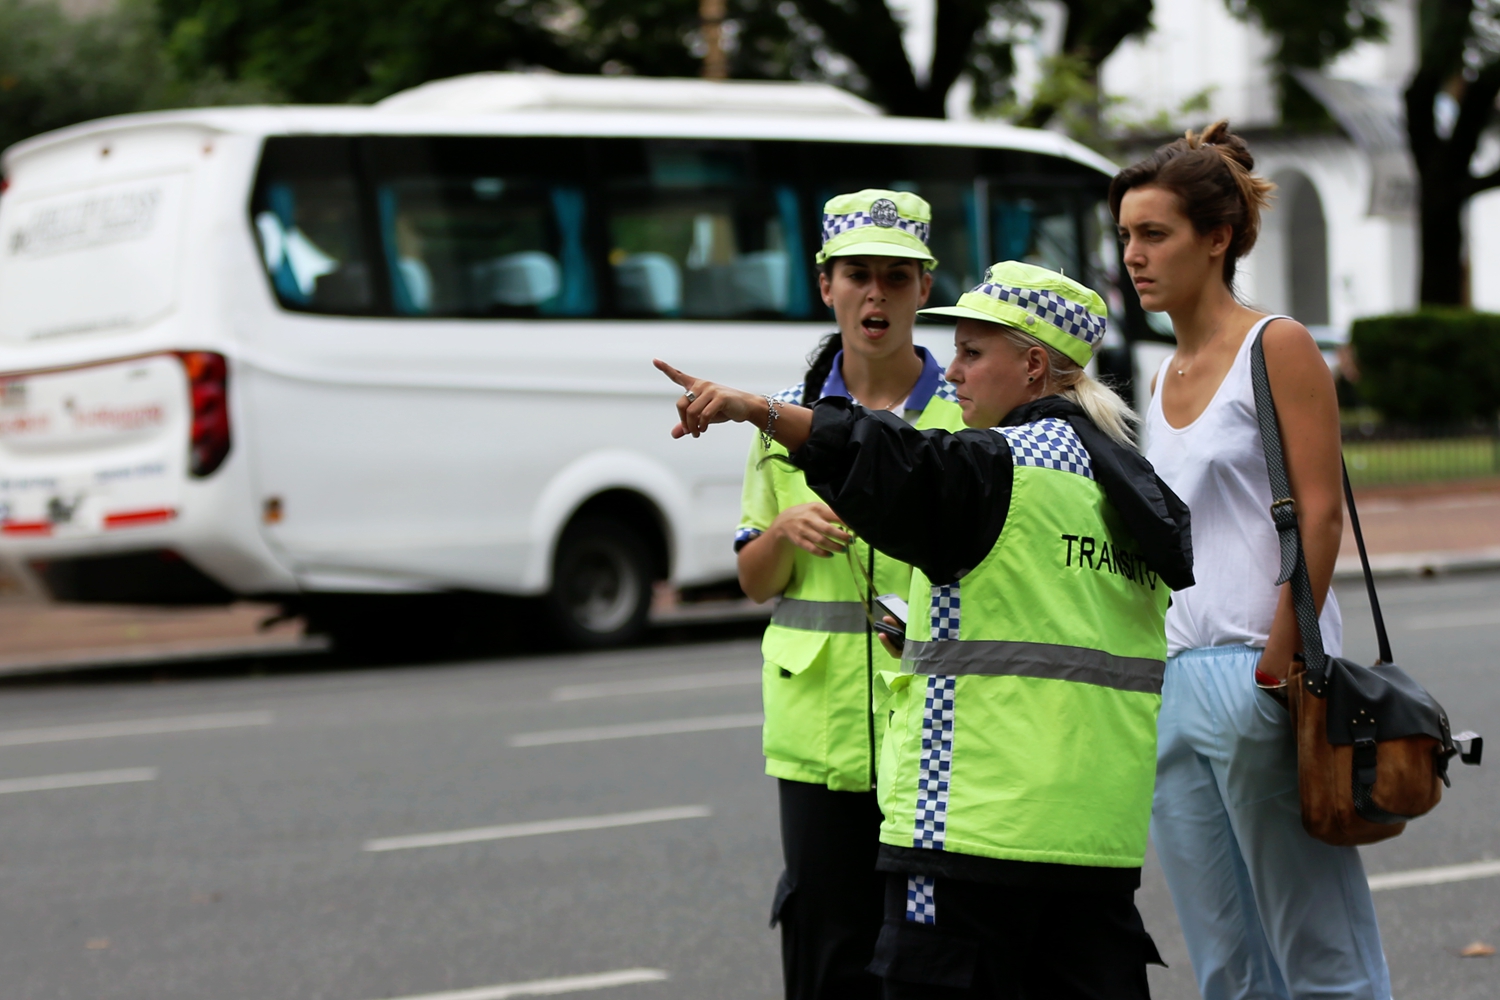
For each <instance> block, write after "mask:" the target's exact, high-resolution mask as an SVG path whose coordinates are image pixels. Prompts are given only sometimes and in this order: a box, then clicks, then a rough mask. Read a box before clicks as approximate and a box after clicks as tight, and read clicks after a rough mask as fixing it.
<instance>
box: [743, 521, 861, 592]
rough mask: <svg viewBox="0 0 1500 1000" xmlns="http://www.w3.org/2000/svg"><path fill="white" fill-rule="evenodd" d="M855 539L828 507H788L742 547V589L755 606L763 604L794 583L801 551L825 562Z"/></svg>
mask: <svg viewBox="0 0 1500 1000" xmlns="http://www.w3.org/2000/svg"><path fill="white" fill-rule="evenodd" d="M853 540H854V539H853V536H851V535H850V534H848V533H847V532H845V531H844V529H843V528H841V527H840V526H839V520H838V515H837V514H835V513H834V512H833V511H832V510H830V509H829V508H828V505H827V504H821V503H804V504H798V505H797V506H795V507H788V508H787V509H786V510H784V511H782V512H781V513H779V514H777V515H776V519H775V520H774V521H772V522H771V526H770V527H769V528H767V529H766V530H765V531H764V532H762V533H761V534H759V535H757V536H756V537H755V538H752V539H751V540H750V541H748V542H746V543H745V544H744V546H743V547H741V548H740V554H739V557H738V559H739V562H738V567H739V574H740V589H741V590H743V591H744V592H745V595H746V596H747V597H749V598H750V599H751V600H752V601H754V602H755V603H756V604H764V603H765V602H766V601H769V600H770V599H771V598H773V597H775V596H776V595H777V594H780V593H781V592H782V591H784V590H786V588H787V584H789V583H791V580H792V566H793V564H794V563H795V561H796V552H797V550H798V549H804V550H806V551H808V552H811V553H812V554H813V555H815V556H821V557H823V558H825V559H826V558H828V557H830V556H833V555H834V554H835V553H839V552H842V551H844V549H846V548H848V546H849V543H850V542H851V541H853Z"/></svg>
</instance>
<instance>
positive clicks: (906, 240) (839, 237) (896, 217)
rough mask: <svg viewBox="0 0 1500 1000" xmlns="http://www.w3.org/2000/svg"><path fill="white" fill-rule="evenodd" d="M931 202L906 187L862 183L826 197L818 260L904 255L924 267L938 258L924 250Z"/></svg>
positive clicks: (935, 261) (928, 231)
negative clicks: (892, 188) (863, 185)
mask: <svg viewBox="0 0 1500 1000" xmlns="http://www.w3.org/2000/svg"><path fill="white" fill-rule="evenodd" d="M931 232H932V206H931V205H929V204H927V201H926V199H924V198H921V197H919V196H918V195H914V194H912V193H911V192H910V191H886V190H883V189H881V188H866V189H865V190H863V191H856V192H854V193H853V194H841V195H839V196H838V197H837V198H830V199H829V200H828V203H827V204H826V205H824V206H823V249H821V250H819V251H818V256H817V261H818V263H819V264H822V263H824V262H825V261H827V260H829V259H830V258H832V257H854V256H858V255H862V254H863V255H869V256H874V257H908V258H911V259H913V260H920V261H923V262H924V265H925V266H926V267H927V269H928V270H931V269H932V268H934V267H937V258H936V257H934V256H933V255H932V251H931V250H928V249H927V241H928V239H929V238H930V236H931Z"/></svg>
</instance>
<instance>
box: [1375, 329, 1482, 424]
mask: <svg viewBox="0 0 1500 1000" xmlns="http://www.w3.org/2000/svg"><path fill="white" fill-rule="evenodd" d="M1350 340H1351V342H1352V343H1353V345H1354V355H1355V359H1356V361H1357V362H1358V365H1359V395H1360V398H1361V399H1363V400H1364V402H1365V403H1367V404H1368V405H1370V406H1373V407H1375V408H1376V409H1377V410H1379V411H1380V412H1381V413H1382V414H1383V415H1384V416H1386V417H1387V418H1389V419H1392V420H1400V421H1407V422H1411V423H1458V422H1461V421H1469V420H1475V419H1481V420H1490V419H1494V417H1495V415H1496V411H1500V314H1495V313H1478V312H1468V311H1465V310H1459V309H1424V310H1422V311H1421V312H1415V313H1407V314H1404V315H1395V316H1370V317H1368V318H1366V319H1361V320H1355V322H1354V326H1353V328H1352V329H1351V330H1350Z"/></svg>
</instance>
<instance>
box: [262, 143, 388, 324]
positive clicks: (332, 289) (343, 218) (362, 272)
mask: <svg viewBox="0 0 1500 1000" xmlns="http://www.w3.org/2000/svg"><path fill="white" fill-rule="evenodd" d="M344 145H345V144H344V141H343V140H338V139H335V140H322V139H313V140H307V139H281V138H277V139H270V140H268V141H267V144H266V150H265V155H264V159H263V163H262V168H261V177H260V181H259V183H258V184H257V185H256V192H255V197H254V199H253V202H252V205H251V219H252V222H253V223H254V229H255V235H256V238H257V240H258V242H259V244H260V251H261V260H262V263H263V264H264V266H265V269H266V275H267V277H268V278H269V279H270V282H271V287H272V289H273V290H274V292H275V294H276V298H277V299H278V300H279V301H280V302H281V304H282V305H283V306H285V307H287V308H289V309H298V310H306V311H311V312H323V313H343V312H348V313H367V312H369V311H371V309H372V308H373V304H374V302H373V300H374V295H373V288H372V283H371V275H370V268H369V265H368V263H367V261H366V259H365V253H364V247H365V245H366V243H365V240H364V234H363V227H362V224H361V221H360V211H359V198H358V193H357V186H356V184H355V182H354V178H353V176H352V174H350V173H349V172H347V171H345V170H341V169H340V165H341V163H343V164H346V163H347V162H348V157H347V154H344V155H339V154H341V153H344ZM330 152H332V153H333V154H334V155H328V154H329V153H330Z"/></svg>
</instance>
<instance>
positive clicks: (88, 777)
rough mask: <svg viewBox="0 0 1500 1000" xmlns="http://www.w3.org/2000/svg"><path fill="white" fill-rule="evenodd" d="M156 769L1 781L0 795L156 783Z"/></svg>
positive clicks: (81, 772) (129, 768) (147, 768)
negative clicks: (134, 783)
mask: <svg viewBox="0 0 1500 1000" xmlns="http://www.w3.org/2000/svg"><path fill="white" fill-rule="evenodd" d="M155 780H156V768H154V767H122V768H119V769H118V770H114V771H79V772H76V773H74V774H44V775H41V776H40V777H36V778H6V779H4V780H0V795H5V794H7V793H9V792H45V791H49V790H51V789H53V788H87V787H89V786H90V785H124V784H127V783H129V782H132V781H155Z"/></svg>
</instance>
